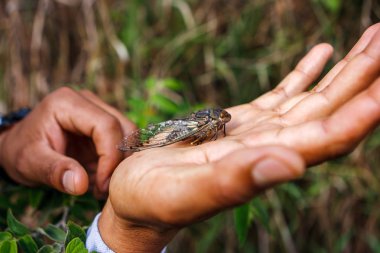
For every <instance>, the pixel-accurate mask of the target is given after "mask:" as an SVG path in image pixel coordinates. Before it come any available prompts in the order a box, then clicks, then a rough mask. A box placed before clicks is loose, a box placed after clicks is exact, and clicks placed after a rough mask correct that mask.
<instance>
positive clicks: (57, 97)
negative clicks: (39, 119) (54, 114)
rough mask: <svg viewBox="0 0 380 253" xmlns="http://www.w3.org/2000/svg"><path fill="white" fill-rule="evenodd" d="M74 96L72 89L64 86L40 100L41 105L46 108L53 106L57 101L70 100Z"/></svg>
mask: <svg viewBox="0 0 380 253" xmlns="http://www.w3.org/2000/svg"><path fill="white" fill-rule="evenodd" d="M75 94H76V93H75V91H74V90H73V89H71V88H70V87H67V86H64V87H61V88H59V89H57V90H55V91H54V92H52V93H50V94H49V95H47V96H46V97H45V98H44V99H43V100H42V102H41V104H42V105H44V106H47V107H50V106H55V105H56V103H57V101H62V100H64V99H63V98H71V97H72V96H73V95H75Z"/></svg>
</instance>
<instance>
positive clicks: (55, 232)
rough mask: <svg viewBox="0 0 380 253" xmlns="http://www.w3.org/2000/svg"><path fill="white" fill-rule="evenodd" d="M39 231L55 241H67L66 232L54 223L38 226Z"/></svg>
mask: <svg viewBox="0 0 380 253" xmlns="http://www.w3.org/2000/svg"><path fill="white" fill-rule="evenodd" d="M37 231H38V232H40V233H41V234H43V235H45V236H47V237H48V238H50V239H51V240H53V241H57V242H61V243H63V242H64V241H65V237H66V233H65V232H64V231H63V230H62V229H60V228H58V227H57V226H54V225H52V224H49V225H47V227H46V228H38V229H37Z"/></svg>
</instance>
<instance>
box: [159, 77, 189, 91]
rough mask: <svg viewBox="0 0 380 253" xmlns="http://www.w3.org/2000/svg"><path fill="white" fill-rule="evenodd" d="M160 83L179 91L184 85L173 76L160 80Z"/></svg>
mask: <svg viewBox="0 0 380 253" xmlns="http://www.w3.org/2000/svg"><path fill="white" fill-rule="evenodd" d="M162 84H163V86H164V87H166V88H168V89H170V90H174V91H181V90H183V87H184V85H183V84H182V83H181V82H180V81H178V80H176V79H173V78H167V79H164V80H162Z"/></svg>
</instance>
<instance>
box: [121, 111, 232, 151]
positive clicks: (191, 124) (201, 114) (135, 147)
mask: <svg viewBox="0 0 380 253" xmlns="http://www.w3.org/2000/svg"><path fill="white" fill-rule="evenodd" d="M230 120H231V115H230V114H229V113H228V112H227V111H225V110H223V109H220V108H214V109H205V110H201V111H197V112H193V113H192V114H191V115H190V116H188V117H185V118H182V119H173V120H168V121H164V122H161V123H157V124H149V125H148V126H147V127H146V128H142V129H139V130H137V131H135V132H133V133H132V134H130V135H128V136H126V137H124V139H123V141H122V142H121V144H120V145H119V147H118V148H119V149H120V150H121V151H141V150H145V149H149V148H156V147H163V146H167V145H170V144H173V143H176V142H180V141H190V144H191V145H198V144H201V143H202V142H204V141H205V140H207V139H209V140H216V139H217V138H218V134H219V132H220V131H223V133H224V136H226V123H227V122H229V121H230Z"/></svg>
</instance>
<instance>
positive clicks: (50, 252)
mask: <svg viewBox="0 0 380 253" xmlns="http://www.w3.org/2000/svg"><path fill="white" fill-rule="evenodd" d="M37 253H58V251H56V250H55V249H54V248H53V247H52V246H50V245H45V246H43V247H41V248H40V249H39V250H38V251H37Z"/></svg>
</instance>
